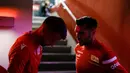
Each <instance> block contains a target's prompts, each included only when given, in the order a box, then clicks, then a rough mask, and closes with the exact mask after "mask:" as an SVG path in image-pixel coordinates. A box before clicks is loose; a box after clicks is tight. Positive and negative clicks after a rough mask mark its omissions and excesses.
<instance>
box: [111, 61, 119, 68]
mask: <svg viewBox="0 0 130 73" xmlns="http://www.w3.org/2000/svg"><path fill="white" fill-rule="evenodd" d="M119 65H120V63H119V62H117V63H115V64H114V65H111V69H115V68H116V67H117V66H119Z"/></svg>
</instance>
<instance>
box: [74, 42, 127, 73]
mask: <svg viewBox="0 0 130 73" xmlns="http://www.w3.org/2000/svg"><path fill="white" fill-rule="evenodd" d="M75 52H76V73H128V72H127V71H126V70H125V69H124V68H123V67H122V66H121V64H120V63H119V62H118V60H117V57H116V56H115V55H114V53H113V52H112V50H111V49H109V48H107V47H105V46H104V45H103V44H101V43H99V42H96V43H95V45H93V46H92V47H87V46H80V45H79V44H77V46H76V48H75Z"/></svg>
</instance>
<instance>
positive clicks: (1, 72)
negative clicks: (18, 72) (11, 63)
mask: <svg viewBox="0 0 130 73" xmlns="http://www.w3.org/2000/svg"><path fill="white" fill-rule="evenodd" d="M0 73H7V71H6V69H5V68H4V67H2V66H1V65H0Z"/></svg>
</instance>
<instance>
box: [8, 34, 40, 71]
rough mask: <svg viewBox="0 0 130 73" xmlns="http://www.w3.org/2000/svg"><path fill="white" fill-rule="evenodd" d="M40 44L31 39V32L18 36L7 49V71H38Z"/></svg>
mask: <svg viewBox="0 0 130 73" xmlns="http://www.w3.org/2000/svg"><path fill="white" fill-rule="evenodd" d="M41 56H42V46H40V45H39V44H38V43H36V42H35V41H33V37H32V35H31V33H25V34H24V35H22V36H21V37H19V38H18V39H17V40H16V42H15V43H14V44H13V46H12V47H11V49H10V51H9V67H8V72H9V73H38V66H39V64H40V60H41Z"/></svg>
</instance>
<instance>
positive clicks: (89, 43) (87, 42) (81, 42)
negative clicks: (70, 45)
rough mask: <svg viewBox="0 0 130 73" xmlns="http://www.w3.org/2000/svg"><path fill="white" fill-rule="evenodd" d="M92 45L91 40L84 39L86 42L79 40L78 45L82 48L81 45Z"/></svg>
mask: <svg viewBox="0 0 130 73" xmlns="http://www.w3.org/2000/svg"><path fill="white" fill-rule="evenodd" d="M91 44H92V39H91V38H89V39H86V40H79V45H80V46H83V45H87V46H88V45H91Z"/></svg>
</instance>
